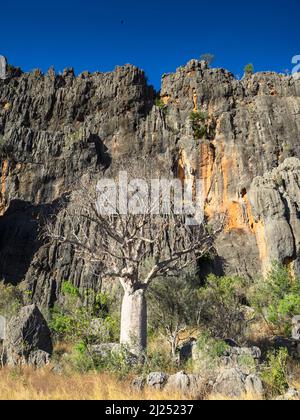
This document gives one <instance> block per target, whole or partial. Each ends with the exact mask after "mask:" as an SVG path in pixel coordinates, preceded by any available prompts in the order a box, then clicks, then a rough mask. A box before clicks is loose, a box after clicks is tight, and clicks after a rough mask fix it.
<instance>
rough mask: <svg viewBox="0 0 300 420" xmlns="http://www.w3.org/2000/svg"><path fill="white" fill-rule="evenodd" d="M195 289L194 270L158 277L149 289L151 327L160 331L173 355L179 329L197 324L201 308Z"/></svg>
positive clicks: (182, 329)
mask: <svg viewBox="0 0 300 420" xmlns="http://www.w3.org/2000/svg"><path fill="white" fill-rule="evenodd" d="M197 288H198V284H197V278H196V275H195V273H193V272H191V273H188V272H183V273H182V274H181V275H179V276H178V277H169V278H160V279H157V280H156V281H155V282H153V283H152V285H151V287H150V288H149V291H148V302H149V309H150V310H149V327H150V330H152V331H155V333H157V332H160V333H161V334H162V335H163V337H165V338H166V340H167V341H168V343H169V344H170V350H171V354H172V356H173V357H175V356H176V350H177V348H178V345H179V342H180V335H181V334H182V332H184V331H186V330H187V329H189V328H190V329H192V328H195V327H197V322H198V312H199V310H200V302H199V300H198V298H197Z"/></svg>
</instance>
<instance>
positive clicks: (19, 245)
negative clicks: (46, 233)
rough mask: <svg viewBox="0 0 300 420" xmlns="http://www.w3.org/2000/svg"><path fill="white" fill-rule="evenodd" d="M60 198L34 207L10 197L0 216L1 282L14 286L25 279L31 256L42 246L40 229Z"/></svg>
mask: <svg viewBox="0 0 300 420" xmlns="http://www.w3.org/2000/svg"><path fill="white" fill-rule="evenodd" d="M61 205H62V200H56V201H55V202H53V203H51V204H45V205H39V206H33V205H31V204H30V203H28V202H25V201H22V200H13V201H12V202H11V203H10V206H9V208H8V209H7V211H6V213H5V214H4V215H3V216H2V217H0V281H4V282H5V283H10V284H13V285H17V284H18V283H20V282H21V281H23V280H24V279H25V276H26V273H27V271H28V269H29V267H30V265H31V262H32V260H33V257H34V255H35V253H36V252H37V251H38V249H39V248H40V247H41V246H42V245H43V243H44V241H43V239H42V235H41V231H42V229H43V226H44V224H45V221H46V220H47V218H49V217H51V215H54V214H56V213H57V212H58V210H59V209H60V208H61Z"/></svg>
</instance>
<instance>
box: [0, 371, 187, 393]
mask: <svg viewBox="0 0 300 420" xmlns="http://www.w3.org/2000/svg"><path fill="white" fill-rule="evenodd" d="M180 399H181V398H180V396H179V395H174V394H172V395H170V394H168V393H165V392H159V391H153V390H145V391H144V392H142V393H138V392H134V391H133V390H132V389H131V387H130V382H128V381H127V382H125V381H124V382H122V381H120V380H118V379H117V378H116V377H114V376H112V375H111V374H96V373H90V374H77V373H70V374H68V375H57V374H55V373H53V372H52V371H51V368H49V367H48V368H44V369H41V370H32V369H29V368H22V369H2V370H0V400H180Z"/></svg>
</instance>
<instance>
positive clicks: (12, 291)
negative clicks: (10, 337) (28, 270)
mask: <svg viewBox="0 0 300 420" xmlns="http://www.w3.org/2000/svg"><path fill="white" fill-rule="evenodd" d="M26 303H27V302H26V296H24V295H23V293H22V292H21V291H20V289H19V288H18V287H15V286H12V285H5V284H3V283H0V315H3V316H5V317H7V318H11V317H12V316H14V315H16V314H17V313H18V311H19V309H20V308H21V307H22V306H23V305H24V304H26Z"/></svg>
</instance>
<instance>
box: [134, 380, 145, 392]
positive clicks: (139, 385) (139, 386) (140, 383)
mask: <svg viewBox="0 0 300 420" xmlns="http://www.w3.org/2000/svg"><path fill="white" fill-rule="evenodd" d="M145 385H146V380H145V378H143V377H139V378H135V379H134V380H133V381H132V382H131V388H132V389H134V390H135V391H138V392H141V391H143V389H144V388H145Z"/></svg>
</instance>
